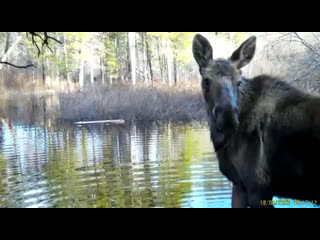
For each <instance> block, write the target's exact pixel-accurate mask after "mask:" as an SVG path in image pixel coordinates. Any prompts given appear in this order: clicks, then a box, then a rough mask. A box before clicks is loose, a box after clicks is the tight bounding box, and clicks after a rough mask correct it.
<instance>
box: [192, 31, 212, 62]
mask: <svg viewBox="0 0 320 240" xmlns="http://www.w3.org/2000/svg"><path fill="white" fill-rule="evenodd" d="M192 51H193V56H194V58H195V60H196V62H197V63H198V65H199V67H200V68H203V67H207V66H208V64H209V62H210V60H212V47H211V44H210V43H209V41H208V40H207V39H206V38H205V37H203V36H202V35H200V34H197V35H196V36H195V37H194V39H193V45H192Z"/></svg>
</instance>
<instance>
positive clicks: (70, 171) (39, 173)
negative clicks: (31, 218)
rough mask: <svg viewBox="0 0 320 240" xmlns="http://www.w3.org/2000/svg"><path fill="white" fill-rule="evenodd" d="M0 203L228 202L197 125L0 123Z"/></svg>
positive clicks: (224, 184)
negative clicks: (80, 125)
mask: <svg viewBox="0 0 320 240" xmlns="http://www.w3.org/2000/svg"><path fill="white" fill-rule="evenodd" d="M1 129H2V135H1V137H0V178H1V182H0V207H229V206H230V197H231V191H230V183H229V182H228V181H226V179H225V178H224V177H223V176H222V175H221V174H220V172H219V170H218V165H217V161H216V159H215V157H214V154H213V152H212V146H211V144H210V141H209V134H208V130H207V128H206V127H203V126H191V125H189V126H178V125H172V124H166V125H157V124H153V125H151V126H147V127H146V126H139V125H131V126H95V127H93V126H90V127H76V126H60V127H47V126H35V125H17V124H16V125H13V126H12V129H9V128H7V127H6V126H2V127H1Z"/></svg>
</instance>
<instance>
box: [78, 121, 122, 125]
mask: <svg viewBox="0 0 320 240" xmlns="http://www.w3.org/2000/svg"><path fill="white" fill-rule="evenodd" d="M103 123H113V124H124V123H125V121H124V120H102V121H86V122H75V123H74V124H76V125H85V124H103Z"/></svg>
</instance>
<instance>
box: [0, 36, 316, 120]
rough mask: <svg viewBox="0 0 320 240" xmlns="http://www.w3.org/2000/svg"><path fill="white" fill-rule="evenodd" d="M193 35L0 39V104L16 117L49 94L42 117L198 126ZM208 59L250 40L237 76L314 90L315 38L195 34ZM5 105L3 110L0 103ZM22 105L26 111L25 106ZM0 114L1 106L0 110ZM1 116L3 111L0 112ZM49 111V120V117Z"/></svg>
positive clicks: (198, 95)
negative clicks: (210, 52) (269, 77)
mask: <svg viewBox="0 0 320 240" xmlns="http://www.w3.org/2000/svg"><path fill="white" fill-rule="evenodd" d="M195 34H196V32H1V33H0V52H1V53H2V54H1V61H0V62H1V64H0V89H1V90H2V92H3V94H2V96H1V101H4V102H8V100H10V99H13V98H14V99H17V98H25V99H19V101H18V102H19V103H17V108H18V109H21V111H30V109H32V111H35V110H37V109H36V108H37V106H34V105H37V104H35V103H31V104H29V105H30V106H29V105H28V104H22V103H27V102H32V101H36V100H35V99H38V98H41V97H43V96H47V95H54V97H55V99H56V100H55V103H50V104H48V109H46V111H47V113H48V114H49V115H50V114H51V115H54V116H55V118H57V119H60V120H66V121H80V120H101V119H125V120H138V121H158V120H168V121H170V120H174V121H193V120H197V121H202V120H205V116H206V114H205V111H204V109H203V99H202V96H201V88H200V76H199V74H198V67H197V65H196V63H195V62H194V59H193V56H192V51H191V44H192V40H193V37H194V35H195ZM200 34H202V35H204V36H206V37H207V38H208V39H209V40H210V42H212V45H213V46H214V57H216V58H218V57H229V56H230V54H231V53H232V51H234V50H235V48H236V47H238V46H239V45H240V44H241V43H242V42H243V41H244V40H246V39H247V38H248V37H250V36H252V35H255V36H257V38H258V49H257V53H256V57H255V59H254V61H253V62H252V63H251V64H250V65H249V66H248V67H246V69H245V70H244V75H246V76H248V77H252V76H255V75H257V74H262V73H263V74H273V75H276V76H280V77H284V78H285V80H286V81H289V82H291V83H292V84H295V85H297V86H299V87H302V88H304V89H306V90H308V91H314V92H318V91H319V87H320V86H319V81H318V80H317V79H318V74H319V73H320V71H319V70H318V69H319V68H318V65H319V63H320V51H319V49H320V41H319V34H318V33H297V32H281V33H270V32H200ZM2 105H7V104H5V103H4V104H2ZM26 105H28V106H26ZM2 108H4V107H2ZM1 112H2V115H6V113H5V112H6V110H4V109H2V111H1ZM53 112H54V114H53Z"/></svg>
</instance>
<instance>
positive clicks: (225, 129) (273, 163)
mask: <svg viewBox="0 0 320 240" xmlns="http://www.w3.org/2000/svg"><path fill="white" fill-rule="evenodd" d="M197 41H198V42H197ZM199 43H200V44H199ZM207 44H208V42H205V40H204V38H203V37H201V36H199V35H197V36H196V38H195V41H194V53H195V52H197V51H200V52H198V55H197V54H195V58H196V60H197V62H198V64H199V66H200V72H201V75H202V77H203V85H210V87H208V86H203V93H204V97H205V99H206V102H207V108H208V117H209V120H208V122H209V125H210V131H211V139H212V141H213V144H214V147H215V149H216V152H217V157H218V160H219V166H220V170H221V172H222V173H223V174H224V175H225V176H226V177H227V178H228V179H229V180H230V181H232V183H233V196H232V206H233V207H273V206H272V205H269V204H267V205H266V206H263V205H262V204H261V203H262V201H263V200H266V201H268V200H272V198H273V197H274V196H278V197H285V198H292V199H299V200H309V201H317V203H319V201H320V190H319V187H318V179H319V178H318V174H319V173H318V172H319V170H320V160H319V159H318V158H319V157H318V154H319V149H320V98H319V97H317V96H313V95H311V94H307V93H304V92H302V91H300V90H298V89H296V88H294V87H292V86H290V85H289V84H287V83H285V82H283V81H281V80H279V79H277V78H274V77H272V76H266V75H262V76H258V77H255V78H253V79H245V78H241V82H240V84H239V81H240V76H238V75H237V74H238V73H237V71H238V69H240V68H241V67H243V66H245V65H246V64H247V63H248V62H250V60H251V59H252V57H253V55H254V50H253V54H252V48H253V47H254V48H255V39H254V40H253V39H252V38H251V39H250V40H249V41H247V42H246V43H244V44H243V45H245V49H242V48H243V46H241V47H240V48H239V49H238V50H237V51H236V52H235V53H234V54H233V55H232V57H231V58H230V59H229V60H224V62H223V61H222V62H223V64H222V65H225V66H222V67H221V64H220V65H219V64H217V63H216V62H217V61H218V62H219V61H221V60H216V61H214V60H211V59H208V58H206V61H207V62H206V61H203V62H202V61H199V56H205V55H203V54H201V50H204V49H205V51H207V50H208V49H210V48H209V47H208V46H207ZM201 45H204V46H206V47H205V48H204V49H201ZM199 49H200V50H199ZM248 51H249V55H248V54H247V53H248ZM250 51H251V53H250ZM209 55H210V54H209ZM241 58H242V59H241ZM241 61H242V62H241ZM203 63H204V64H203ZM218 65H219V66H218ZM217 66H218V67H217ZM216 68H218V70H217V69H216ZM221 71H222V74H221ZM218 72H219V73H218ZM223 72H225V73H223ZM208 75H210V76H208ZM222 75H228V76H229V77H228V78H224V77H222V78H221V76H222ZM208 77H209V78H210V80H209V84H206V83H204V81H205V80H204V79H206V78H208ZM222 79H223V80H222ZM226 79H229V81H230V82H232V83H233V82H235V83H236V82H238V84H237V90H238V92H239V95H238V99H237V104H236V105H237V107H238V108H239V112H238V113H237V114H236V113H235V112H234V113H233V114H227V113H226V111H225V110H224V111H221V110H220V111H219V113H216V106H217V105H219V106H220V105H221V106H226V108H228V109H235V107H232V108H230V107H228V106H229V105H230V104H224V103H221V102H230V101H231V100H230V99H229V100H228V99H226V98H227V97H226V96H227V95H224V98H225V99H223V100H221V99H220V98H219V97H217V96H218V95H217V93H216V92H219V91H224V90H223V89H224V85H223V82H225V81H226ZM213 86H214V87H216V88H218V89H213ZM228 86H230V84H229V85H228ZM232 86H233V89H231V87H229V88H230V89H231V90H230V89H229V88H228V89H229V90H228V91H235V87H234V86H235V85H234V84H233V85H232ZM219 88H220V89H219ZM233 105H234V104H233ZM219 118H220V119H223V122H225V121H227V122H228V121H229V122H230V121H231V122H232V121H237V122H238V123H239V124H238V125H237V124H235V125H232V124H231V125H226V124H224V123H219V121H218V120H217V119H219ZM267 203H268V202H267ZM269 203H270V202H269Z"/></svg>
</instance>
